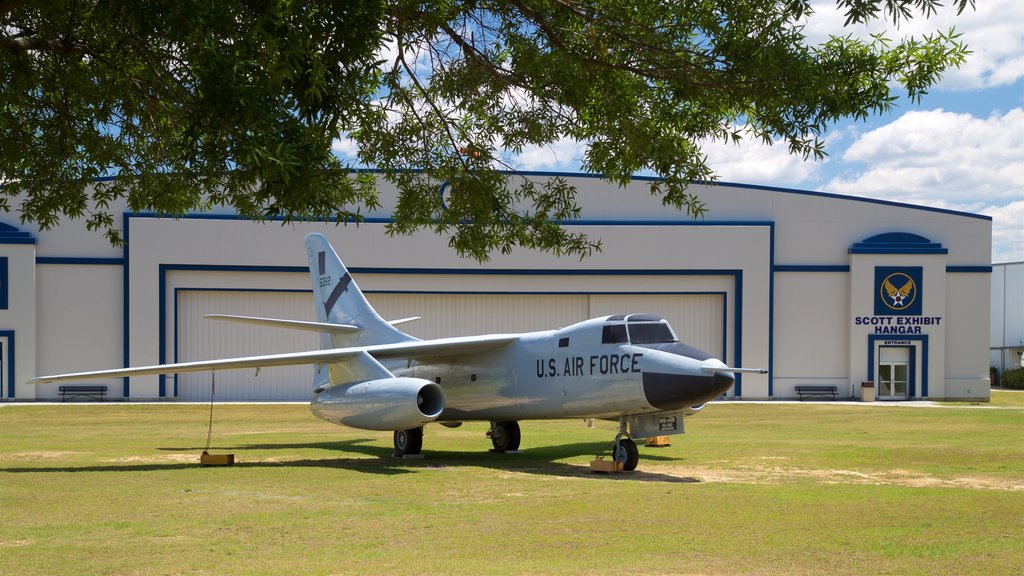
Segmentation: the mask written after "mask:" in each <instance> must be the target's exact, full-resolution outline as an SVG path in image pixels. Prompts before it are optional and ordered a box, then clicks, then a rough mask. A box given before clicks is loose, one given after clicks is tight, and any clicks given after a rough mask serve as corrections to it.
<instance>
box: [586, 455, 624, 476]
mask: <svg viewBox="0 0 1024 576" xmlns="http://www.w3.org/2000/svg"><path fill="white" fill-rule="evenodd" d="M590 471H591V472H601V473H604V474H614V473H616V472H622V462H616V461H615V460H605V459H604V458H603V457H601V456H598V457H597V458H595V459H593V460H591V461H590Z"/></svg>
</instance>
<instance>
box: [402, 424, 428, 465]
mask: <svg viewBox="0 0 1024 576" xmlns="http://www.w3.org/2000/svg"><path fill="white" fill-rule="evenodd" d="M422 451H423V426H420V427H419V428H410V429H408V430H395V458H403V457H405V456H415V455H417V454H419V453H420V452H422Z"/></svg>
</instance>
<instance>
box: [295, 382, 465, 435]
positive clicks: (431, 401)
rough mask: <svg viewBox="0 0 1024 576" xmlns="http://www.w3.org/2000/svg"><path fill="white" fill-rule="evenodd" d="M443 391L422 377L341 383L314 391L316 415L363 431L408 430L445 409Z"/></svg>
mask: <svg viewBox="0 0 1024 576" xmlns="http://www.w3.org/2000/svg"><path fill="white" fill-rule="evenodd" d="M444 404H445V397H444V390H443V389H442V388H441V386H440V385H438V384H435V383H433V382H431V381H430V380H424V379H422V378H380V379H378V380H367V381H365V382H356V383H353V384H340V385H338V386H331V387H330V388H325V389H323V390H322V391H320V392H319V393H315V395H314V397H313V401H312V403H311V404H310V410H311V411H312V412H313V414H314V415H316V416H317V417H318V418H322V419H324V420H327V421H328V422H335V423H337V424H344V425H345V426H351V427H353V428H362V429H363V430H408V429H410V428H418V427H420V426H423V425H424V424H427V423H430V422H433V421H434V420H436V419H437V417H438V416H440V415H441V411H443V410H444Z"/></svg>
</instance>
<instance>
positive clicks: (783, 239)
mask: <svg viewBox="0 0 1024 576" xmlns="http://www.w3.org/2000/svg"><path fill="white" fill-rule="evenodd" d="M562 176H564V177H567V178H568V179H570V180H572V181H574V183H575V184H576V185H577V186H578V187H579V190H580V201H581V204H582V206H583V214H582V218H581V220H580V222H578V223H574V224H573V227H574V230H578V231H583V232H586V233H587V234H590V235H592V236H594V237H599V238H601V239H602V241H603V246H604V249H603V251H602V252H601V253H598V254H595V255H594V256H593V257H591V258H589V259H588V260H586V261H584V262H580V261H578V260H575V259H561V260H560V259H557V258H554V257H552V256H549V255H544V254H538V253H532V252H526V251H515V252H514V253H513V254H511V255H497V256H495V257H494V259H493V260H492V261H491V262H488V263H487V264H484V265H478V264H477V263H476V262H473V261H466V260H462V259H460V258H458V257H457V256H455V255H454V254H453V253H452V252H451V250H450V249H449V248H448V246H447V240H446V239H443V238H439V237H435V236H433V235H432V234H429V233H420V234H416V235H413V236H411V237H398V238H393V237H389V236H387V235H386V234H385V230H384V227H385V223H386V218H387V209H386V208H382V209H381V211H379V212H377V213H372V214H369V215H368V221H367V223H365V224H362V225H360V226H358V227H356V226H348V227H335V226H333V225H327V224H322V223H300V224H290V225H284V226H282V225H280V224H279V223H268V224H259V223H252V222H247V221H242V220H239V219H237V217H235V216H234V215H233V214H231V213H229V212H226V211H221V213H215V214H203V215H195V216H191V217H188V218H183V219H179V220H173V219H160V218H155V217H152V216H147V215H129V214H125V215H124V217H123V224H122V226H123V230H122V231H123V233H124V235H125V237H126V238H127V239H128V245H127V248H126V249H124V250H122V249H120V248H115V247H111V246H110V245H109V244H108V243H107V242H106V240H105V239H104V238H102V236H100V235H97V234H95V233H88V232H86V231H85V230H84V226H82V225H81V223H77V222H72V223H68V224H64V225H61V226H59V227H57V228H55V229H53V230H48V231H43V232H40V231H39V230H35V229H32V228H23V229H22V230H18V229H17V228H16V227H15V226H14V220H15V219H14V218H12V217H11V216H10V215H6V216H4V217H3V218H0V220H2V221H3V222H8V223H9V225H6V226H5V225H4V224H2V222H0V258H6V262H7V271H6V273H5V274H6V277H4V278H2V280H3V281H4V283H3V286H6V285H8V284H9V285H10V286H11V289H10V293H11V295H10V304H9V306H8V308H7V309H0V362H2V365H0V374H2V377H0V394H2V398H3V399H4V400H31V399H49V398H55V397H56V395H57V390H56V385H43V386H39V387H38V388H36V387H33V386H30V385H28V384H26V381H27V380H28V379H30V378H31V377H32V376H35V375H37V374H48V373H60V372H69V371H80V370H91V369H101V368H110V367H118V366H123V365H145V364H155V363H159V362H171V361H174V360H178V361H185V360H192V359H201V358H212V357H219V356H227V355H234V354H257V353H261V352H268V351H283V350H299V349H305V348H309V347H314V346H316V345H317V339H316V337H315V336H312V337H311V335H309V334H302V333H299V334H294V333H291V332H288V331H283V330H275V329H271V328H265V329H261V328H254V327H249V326H241V325H237V324H232V323H226V322H213V321H209V320H201V317H202V315H204V314H206V313H210V312H224V313H239V314H250V315H268V316H285V317H296V318H300V319H301V318H312V312H313V311H312V305H311V304H308V302H309V290H310V287H309V277H308V273H307V272H306V262H305V254H304V250H303V249H302V238H303V237H304V236H305V234H307V233H308V232H310V231H314V230H317V231H321V232H323V233H325V234H326V235H327V236H328V237H329V238H330V239H331V240H332V242H333V243H334V245H335V248H336V249H337V250H338V252H339V254H340V255H341V256H342V258H343V259H344V260H345V262H346V264H347V265H348V266H349V267H350V268H351V269H352V270H353V273H354V276H355V278H356V281H357V282H358V283H359V285H360V287H361V288H362V289H363V290H365V291H367V292H368V294H369V297H370V298H371V300H372V301H373V302H374V304H375V306H377V307H378V308H379V310H380V311H381V312H382V315H384V316H385V317H389V318H399V317H407V316H424V318H423V319H422V320H419V321H417V322H415V323H412V324H407V325H405V326H404V328H406V329H408V331H409V332H410V333H413V334H414V335H417V336H421V337H435V336H443V335H451V334H458V333H488V332H492V333H493V332H501V333H504V332H517V331H527V330H533V329H542V328H554V327H558V326H560V325H565V324H568V323H571V322H574V321H576V320H579V319H583V318H585V317H590V316H599V315H604V314H610V313H620V312H652V313H657V314H660V315H663V316H665V317H666V318H669V319H670V320H671V321H672V323H673V326H674V328H675V329H676V331H677V332H678V333H679V334H680V336H681V337H682V339H683V340H685V341H688V342H689V343H691V344H693V345H696V346H697V347H700V348H703V349H705V350H707V351H708V352H711V353H713V354H716V355H719V356H720V357H722V359H723V360H724V361H725V362H727V363H729V364H730V365H737V364H738V365H743V366H748V367H765V368H767V369H768V370H769V371H770V373H769V374H768V375H764V376H762V375H755V374H746V375H743V376H742V377H741V378H740V379H739V382H738V386H737V387H736V389H735V390H733V391H732V392H730V395H733V396H740V397H743V398H752V399H753V398H792V397H794V396H795V387H796V386H797V385H800V384H833V385H836V386H837V387H838V389H839V394H840V396H842V397H850V396H854V397H856V396H858V395H859V394H860V386H861V383H862V382H863V381H865V380H872V381H876V382H878V383H879V385H882V384H885V385H886V386H889V388H893V387H895V389H897V391H898V389H899V387H900V386H902V387H903V388H902V389H903V391H904V395H905V396H906V397H913V398H923V397H927V398H986V397H987V396H988V388H987V382H988V380H987V370H988V358H987V357H986V354H985V346H984V344H983V341H984V336H985V335H986V334H987V333H988V332H989V314H988V313H989V302H988V299H987V298H988V296H989V294H990V277H991V276H992V274H991V272H992V267H991V264H990V256H989V254H990V249H991V220H990V219H988V218H987V217H982V216H977V215H971V214H963V213H954V212H949V211H943V210H936V209H930V208H923V207H917V206H910V205H904V204H895V203H890V202H881V201H873V200H866V199H861V198H850V197H842V196H835V195H828V194H820V193H813V192H801V191H793V190H780V189H772V188H763V187H753V186H745V185H732V184H718V185H715V186H705V185H696V186H694V191H695V192H696V193H697V194H698V195H699V196H700V198H701V199H702V200H703V201H704V202H705V203H706V205H707V207H708V209H709V213H708V215H707V217H706V219H703V220H696V221H695V220H691V219H688V218H687V217H686V216H685V215H683V214H679V213H677V212H675V211H672V210H669V209H666V208H665V207H663V206H662V205H661V203H660V201H658V199H657V198H653V197H651V196H650V194H649V193H648V190H647V183H646V182H644V181H643V180H642V179H640V180H638V181H636V182H634V183H633V184H631V185H630V186H628V187H627V189H626V190H622V189H620V188H618V187H616V186H613V185H609V184H606V183H603V182H601V181H600V180H599V179H596V178H592V177H588V176H566V175H562ZM520 177H529V178H543V177H546V175H543V174H527V175H510V178H512V179H515V178H520ZM381 194H382V198H383V200H384V202H383V203H384V205H385V206H387V205H388V198H392V197H393V196H394V191H393V190H390V189H388V188H387V187H386V186H382V189H381ZM5 238H6V239H7V241H5ZM2 262H4V260H0V272H4V268H3V264H2ZM881 272H891V274H889V275H888V276H885V278H890V277H891V278H893V279H894V281H895V280H900V282H899V284H900V286H899V287H903V286H908V285H910V284H913V286H914V294H915V296H914V300H915V301H916V302H918V304H917V305H916V306H917V307H915V308H908V309H899V310H897V309H893V308H892V307H891V306H890V307H889V308H886V305H885V299H884V297H883V296H884V292H883V291H881V280H882V279H883V278H882V276H879V274H880V273H881ZM892 274H897V275H896V276H892ZM906 274H909V275H906ZM918 294H920V299H919V300H918V299H917V298H916V296H917V295H918ZM2 302H3V300H2V293H0V303H2ZM901 306H902V304H901V305H900V306H899V307H901ZM899 307H898V308H899ZM924 318H928V319H933V320H932V321H931V323H928V324H922V322H923V320H922V319H924ZM911 322H913V323H914V324H910V323H911ZM901 323H906V324H901ZM890 330H892V331H893V333H890V332H889V331H890ZM899 330H903V331H904V332H903V333H899V332H898V331H899ZM906 332H909V333H906ZM13 341H16V344H17V348H16V351H14V350H15V347H14V345H13V344H12V343H9V342H13ZM15 364H16V365H17V369H16V371H15V368H13V366H14V365H15ZM883 373H884V374H883ZM896 373H904V374H905V376H906V378H905V380H906V382H903V383H902V384H901V383H900V382H899V381H893V382H889V381H886V382H885V383H883V382H881V379H882V378H883V375H884V376H885V377H889V378H890V379H891V377H892V376H893V375H895V374H896ZM310 374H311V372H310V370H309V369H291V368H289V369H275V370H264V371H262V372H261V374H260V375H259V377H258V378H257V377H256V376H255V374H250V373H246V372H244V371H242V372H236V373H227V372H225V373H218V374H217V390H218V394H217V396H218V398H222V399H229V398H233V399H306V398H308V395H309V388H310V384H309V383H310V381H311V376H310ZM108 385H109V389H110V392H111V394H110V395H111V397H113V398H122V397H123V398H128V399H154V398H167V399H171V398H181V399H190V400H191V399H204V398H208V394H209V380H208V376H203V375H201V374H200V375H188V376H187V377H186V376H185V375H183V376H181V379H180V380H178V381H175V380H174V379H173V378H170V377H168V378H157V377H144V378H143V377H140V378H132V379H130V380H111V381H109V382H108ZM890 391H892V390H890Z"/></svg>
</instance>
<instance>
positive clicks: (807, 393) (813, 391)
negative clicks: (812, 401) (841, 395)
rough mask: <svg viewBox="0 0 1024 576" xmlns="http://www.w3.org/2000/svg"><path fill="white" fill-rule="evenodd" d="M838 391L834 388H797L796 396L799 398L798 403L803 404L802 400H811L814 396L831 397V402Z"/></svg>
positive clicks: (820, 386)
mask: <svg viewBox="0 0 1024 576" xmlns="http://www.w3.org/2000/svg"><path fill="white" fill-rule="evenodd" d="M838 392H839V389H838V387H836V386H822V385H817V386H797V387H796V394H797V396H799V397H800V401H801V402H803V400H804V398H813V397H815V396H821V397H822V398H826V397H829V396H831V397H832V399H833V400H835V399H836V394H838Z"/></svg>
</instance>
